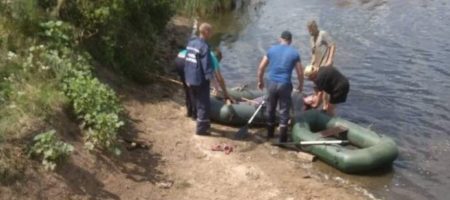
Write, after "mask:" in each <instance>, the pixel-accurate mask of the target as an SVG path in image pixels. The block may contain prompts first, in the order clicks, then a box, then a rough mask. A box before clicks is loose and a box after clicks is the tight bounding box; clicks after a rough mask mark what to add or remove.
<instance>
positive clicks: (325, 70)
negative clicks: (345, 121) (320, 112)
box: [305, 66, 350, 116]
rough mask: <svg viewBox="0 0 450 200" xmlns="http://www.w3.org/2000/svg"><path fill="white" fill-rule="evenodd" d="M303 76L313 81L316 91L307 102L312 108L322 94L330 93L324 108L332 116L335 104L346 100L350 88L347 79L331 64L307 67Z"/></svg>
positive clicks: (316, 104) (318, 102)
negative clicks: (328, 65)
mask: <svg viewBox="0 0 450 200" xmlns="http://www.w3.org/2000/svg"><path fill="white" fill-rule="evenodd" d="M305 76H306V77H308V79H309V80H311V81H313V82H314V84H315V86H316V88H317V92H316V93H315V95H314V96H313V98H311V102H308V104H310V106H311V107H313V108H315V107H317V106H318V105H319V104H320V100H321V99H322V97H323V95H324V94H325V93H327V94H329V95H330V99H329V104H328V106H327V107H326V108H325V109H324V110H325V112H326V113H327V114H328V115H330V116H334V115H335V107H336V104H338V103H344V102H345V101H346V100H347V94H348V92H349V89H350V84H349V82H348V79H347V78H346V77H345V76H344V75H342V74H341V72H339V71H338V70H337V69H336V68H335V67H332V66H330V67H320V68H315V67H313V66H310V67H307V68H306V69H305Z"/></svg>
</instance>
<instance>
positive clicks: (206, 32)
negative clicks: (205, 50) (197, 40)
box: [199, 23, 212, 39]
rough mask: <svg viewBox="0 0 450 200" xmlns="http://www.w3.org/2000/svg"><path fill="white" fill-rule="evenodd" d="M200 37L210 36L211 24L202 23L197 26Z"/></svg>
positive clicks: (206, 37)
mask: <svg viewBox="0 0 450 200" xmlns="http://www.w3.org/2000/svg"><path fill="white" fill-rule="evenodd" d="M199 32H200V37H201V38H203V39H209V38H210V37H211V36H212V26H211V24H208V23H202V24H200V27H199Z"/></svg>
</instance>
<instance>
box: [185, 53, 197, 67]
mask: <svg viewBox="0 0 450 200" xmlns="http://www.w3.org/2000/svg"><path fill="white" fill-rule="evenodd" d="M185 59H186V61H188V62H191V63H195V64H197V58H196V57H195V54H193V53H188V54H187V55H186V57H185Z"/></svg>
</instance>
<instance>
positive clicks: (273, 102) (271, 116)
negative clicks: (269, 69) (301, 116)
mask: <svg viewBox="0 0 450 200" xmlns="http://www.w3.org/2000/svg"><path fill="white" fill-rule="evenodd" d="M267 82H268V83H267V92H268V94H267V112H268V120H267V125H268V126H274V125H275V118H276V117H275V112H276V111H277V104H279V112H280V127H286V126H287V125H288V121H289V109H290V108H291V102H292V100H291V93H292V83H277V82H272V81H267Z"/></svg>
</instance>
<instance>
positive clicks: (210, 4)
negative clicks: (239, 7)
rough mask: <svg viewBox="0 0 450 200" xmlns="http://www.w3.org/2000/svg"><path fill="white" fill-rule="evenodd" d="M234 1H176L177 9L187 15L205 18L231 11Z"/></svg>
mask: <svg viewBox="0 0 450 200" xmlns="http://www.w3.org/2000/svg"><path fill="white" fill-rule="evenodd" d="M234 6H235V2H234V0H176V1H175V7H176V9H177V10H178V11H179V12H181V13H182V14H185V15H191V16H205V15H211V14H215V13H221V12H226V11H229V10H231V9H232V8H233V7H234Z"/></svg>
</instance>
